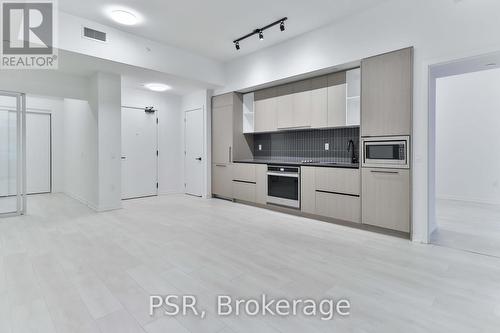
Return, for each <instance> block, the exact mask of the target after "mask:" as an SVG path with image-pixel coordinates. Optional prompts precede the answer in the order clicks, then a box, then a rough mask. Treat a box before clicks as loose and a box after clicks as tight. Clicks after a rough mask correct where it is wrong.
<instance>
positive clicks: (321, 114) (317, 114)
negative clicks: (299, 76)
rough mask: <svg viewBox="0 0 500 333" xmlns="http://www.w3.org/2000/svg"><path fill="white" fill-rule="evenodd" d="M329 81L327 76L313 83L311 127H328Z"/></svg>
mask: <svg viewBox="0 0 500 333" xmlns="http://www.w3.org/2000/svg"><path fill="white" fill-rule="evenodd" d="M327 85H328V79H327V77H326V76H322V77H318V78H315V79H312V81H311V89H312V90H311V112H310V117H311V127H312V128H322V127H327V126H328V88H327Z"/></svg>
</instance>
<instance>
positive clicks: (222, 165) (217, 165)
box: [215, 164, 226, 168]
mask: <svg viewBox="0 0 500 333" xmlns="http://www.w3.org/2000/svg"><path fill="white" fill-rule="evenodd" d="M215 166H216V167H221V168H225V167H226V165H224V164H216V165H215Z"/></svg>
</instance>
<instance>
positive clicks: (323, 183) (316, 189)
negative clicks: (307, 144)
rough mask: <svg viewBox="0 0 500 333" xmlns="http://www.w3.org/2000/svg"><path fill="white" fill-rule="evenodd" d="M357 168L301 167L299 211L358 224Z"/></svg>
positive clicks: (358, 189) (358, 188) (359, 204)
mask: <svg viewBox="0 0 500 333" xmlns="http://www.w3.org/2000/svg"><path fill="white" fill-rule="evenodd" d="M359 193H360V171H359V169H343V168H322V167H302V168H301V210H302V212H304V213H308V214H314V215H318V216H324V217H329V218H334V219H338V220H343V221H348V222H355V223H360V222H361V202H360V197H359Z"/></svg>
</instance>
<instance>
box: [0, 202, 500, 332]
mask: <svg viewBox="0 0 500 333" xmlns="http://www.w3.org/2000/svg"><path fill="white" fill-rule="evenodd" d="M29 207H30V214H29V215H28V216H24V217H15V218H8V219H4V220H1V221H0V332H2V333H4V332H5V333H19V332H59V333H74V332H82V333H83V332H89V333H95V332H101V333H103V332H113V333H115V332H116V333H121V332H148V333H149V332H179V333H182V332H203V333H205V332H217V333H229V332H259V333H261V332H286V333H288V332H398V333H399V332H440V333H441V332H498V327H500V292H499V291H500V259H498V258H494V257H488V256H481V255H477V254H474V253H470V252H465V251H460V250H455V249H450V248H445V247H440V246H433V245H421V244H414V243H410V242H409V241H406V240H403V239H399V238H393V237H389V236H385V235H380V234H376V233H371V232H367V231H362V230H356V229H350V228H347V227H343V226H338V225H332V224H328V223H322V222H317V221H313V220H309V219H305V218H300V217H295V216H288V215H285V214H281V213H277V212H272V211H267V210H263V209H259V208H255V207H249V206H244V205H240V204H234V203H231V202H227V201H222V200H204V199H198V198H193V197H189V196H182V195H173V196H164V197H158V198H148V199H140V200H132V201H126V202H124V209H122V210H117V211H113V212H106V213H94V212H92V211H91V210H89V209H88V208H86V207H85V206H83V205H81V204H79V203H78V202H76V201H74V200H72V199H70V198H68V197H66V196H64V195H60V194H55V195H42V196H34V197H30V206H29ZM151 293H160V294H163V295H164V294H168V293H177V294H194V295H196V296H198V301H199V302H200V304H201V307H203V308H206V310H207V313H208V314H207V318H206V319H205V320H199V319H197V318H194V317H177V318H172V317H167V316H165V315H163V314H161V313H159V312H158V313H156V314H155V316H153V317H151V316H149V309H148V297H149V295H150V294H151ZM262 293H267V294H268V295H270V296H271V297H272V296H274V297H286V298H288V299H291V298H297V297H308V298H310V297H313V298H324V297H333V298H335V299H338V298H344V297H345V298H348V299H349V300H350V301H351V304H352V311H351V312H352V313H351V315H350V316H349V317H347V318H336V319H334V320H333V321H321V320H319V319H318V318H314V319H312V318H303V317H287V318H274V317H269V316H267V317H248V316H242V317H238V318H237V317H234V316H232V317H217V316H216V315H215V306H214V305H215V297H216V295H218V294H230V295H232V296H233V297H259V296H260V295H261V294H262Z"/></svg>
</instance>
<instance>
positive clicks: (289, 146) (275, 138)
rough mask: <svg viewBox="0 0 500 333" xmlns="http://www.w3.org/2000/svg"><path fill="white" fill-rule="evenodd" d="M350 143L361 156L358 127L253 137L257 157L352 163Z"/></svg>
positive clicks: (255, 156) (357, 155) (256, 135)
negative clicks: (350, 142)
mask: <svg viewBox="0 0 500 333" xmlns="http://www.w3.org/2000/svg"><path fill="white" fill-rule="evenodd" d="M349 140H353V141H354V144H355V147H356V149H355V153H356V157H359V127H355V128H335V129H314V130H301V131H293V132H280V133H261V134H254V158H256V159H271V160H280V161H300V160H304V159H312V160H315V161H316V160H317V161H320V162H337V163H350V162H351V153H350V152H348V151H347V147H348V145H349ZM325 143H329V144H330V149H329V150H325ZM259 145H261V147H262V150H259Z"/></svg>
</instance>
